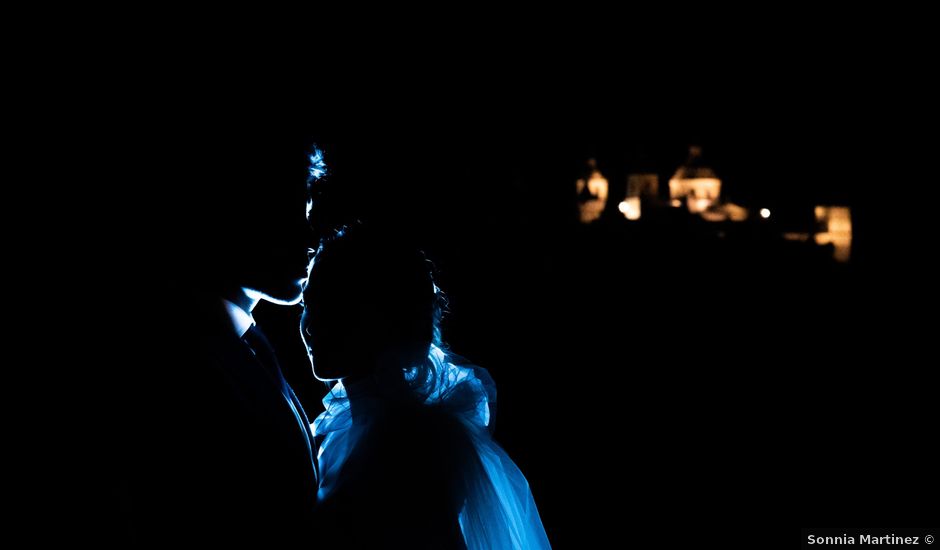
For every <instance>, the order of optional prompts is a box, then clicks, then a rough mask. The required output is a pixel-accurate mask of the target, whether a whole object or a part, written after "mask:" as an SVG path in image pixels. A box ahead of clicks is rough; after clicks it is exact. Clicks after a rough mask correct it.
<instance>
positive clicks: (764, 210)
mask: <svg viewBox="0 0 940 550" xmlns="http://www.w3.org/2000/svg"><path fill="white" fill-rule="evenodd" d="M760 217H762V218H764V219H765V220H766V219H767V218H769V217H770V209H769V208H761V209H760Z"/></svg>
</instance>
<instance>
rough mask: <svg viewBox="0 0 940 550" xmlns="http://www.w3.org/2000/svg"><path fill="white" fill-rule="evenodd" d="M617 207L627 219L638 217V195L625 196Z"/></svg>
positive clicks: (636, 218)
mask: <svg viewBox="0 0 940 550" xmlns="http://www.w3.org/2000/svg"><path fill="white" fill-rule="evenodd" d="M618 208H619V209H620V211H621V212H622V213H623V215H624V217H625V218H627V219H628V220H638V219H640V197H627V198H626V199H625V200H624V201H623V202H621V203H620V205H619V206H618Z"/></svg>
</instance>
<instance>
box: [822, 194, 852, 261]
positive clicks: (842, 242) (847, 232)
mask: <svg viewBox="0 0 940 550" xmlns="http://www.w3.org/2000/svg"><path fill="white" fill-rule="evenodd" d="M816 225H817V227H818V230H817V232H816V235H815V237H816V243H817V244H820V245H826V244H832V245H833V246H834V247H835V249H834V250H833V257H834V258H835V260H836V261H837V262H847V261H849V256H850V254H851V252H852V214H851V211H850V210H849V207H847V206H817V207H816Z"/></svg>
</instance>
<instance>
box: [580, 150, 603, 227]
mask: <svg viewBox="0 0 940 550" xmlns="http://www.w3.org/2000/svg"><path fill="white" fill-rule="evenodd" d="M589 164H590V166H592V167H595V166H596V165H595V163H594V162H593V160H592V161H591V162H590V163H589ZM576 183H577V191H578V195H579V196H581V197H582V199H581V204H580V214H581V222H582V223H591V222H593V221H594V220H596V219H598V218H600V217H601V213H602V212H603V211H604V205H606V204H607V188H608V184H607V178H605V177H604V176H603V175H602V174H601V173H600V171H599V170H597V168H596V167H595V168H593V170H592V171H591V176H590V177H589V178H588V179H587V180H585V179H584V178H581V179H579V180H578V181H577V182H576Z"/></svg>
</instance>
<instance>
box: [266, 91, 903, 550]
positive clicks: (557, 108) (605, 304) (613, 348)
mask: <svg viewBox="0 0 940 550" xmlns="http://www.w3.org/2000/svg"><path fill="white" fill-rule="evenodd" d="M729 87H731V88H734V87H735V86H734V85H732V84H729ZM712 91H714V90H712ZM587 95H590V94H587ZM531 97H532V96H529V95H525V94H522V96H521V97H517V96H516V94H514V93H513V92H509V93H508V94H503V93H491V94H486V93H483V92H481V93H480V94H479V95H474V94H473V93H472V92H471V93H470V95H469V96H461V97H460V99H454V100H453V102H452V101H451V100H449V99H448V97H447V96H446V95H445V96H442V95H440V94H438V93H432V94H429V95H428V96H424V95H417V96H416V97H409V98H407V99H406V100H403V101H396V102H393V105H391V106H384V105H383V107H382V108H380V109H378V111H379V112H381V114H378V115H375V116H367V117H365V119H366V120H365V122H363V121H362V118H363V112H362V111H361V110H358V109H357V108H356V107H353V108H352V109H351V110H350V111H347V112H350V113H351V114H348V115H344V112H343V111H342V110H339V112H336V111H333V112H331V116H330V117H329V120H330V124H331V125H332V127H333V128H334V129H336V132H335V134H334V135H332V136H330V135H327V138H326V139H320V140H319V141H320V142H321V145H322V146H323V147H324V148H325V149H326V159H327V163H328V164H329V162H330V157H331V152H332V153H334V154H335V155H336V156H337V157H339V158H340V160H341V161H345V162H346V163H347V164H346V166H349V164H351V163H353V162H355V161H354V160H353V159H358V161H359V162H362V163H371V164H372V165H371V166H370V168H369V169H367V170H361V171H360V172H359V174H360V175H361V174H362V173H363V172H365V173H367V177H365V178H363V179H358V180H357V181H351V180H352V179H353V178H350V179H347V180H346V181H343V183H342V185H346V186H348V187H349V188H350V189H355V191H351V192H350V193H349V194H350V195H351V196H352V198H348V197H347V200H348V201H349V202H348V203H346V204H352V205H354V206H350V208H351V209H352V210H355V211H359V210H358V209H361V210H362V211H369V212H372V215H376V212H379V213H380V215H379V217H381V218H382V219H383V220H384V223H388V224H390V226H392V227H396V226H397V227H402V228H404V229H402V230H403V231H407V232H408V233H409V235H410V236H412V237H414V238H416V239H417V241H418V242H419V243H420V244H421V246H423V247H424V248H425V250H426V251H427V254H428V255H429V257H430V258H431V259H432V260H433V261H434V262H435V264H436V266H437V269H438V273H437V276H438V284H439V285H440V286H441V287H442V288H443V289H444V291H445V292H446V293H447V295H448V296H449V299H450V308H449V309H450V313H449V314H448V315H447V317H446V318H445V323H444V336H445V340H446V341H447V342H448V343H449V344H450V345H451V347H452V349H453V350H454V351H456V352H457V353H460V354H463V355H465V356H467V357H468V358H470V359H472V360H473V361H474V362H476V363H478V364H480V365H482V366H484V367H486V368H488V369H489V370H490V372H491V374H492V375H493V377H494V378H495V380H496V382H497V384H498V386H499V390H500V394H499V415H498V422H497V426H498V427H497V432H496V437H497V439H498V441H499V442H500V443H501V444H502V445H503V446H504V447H505V448H506V449H507V451H508V452H509V453H510V455H511V456H512V457H513V458H514V460H516V461H517V463H518V465H519V466H520V468H521V469H522V471H523V472H524V473H525V474H526V476H527V477H528V479H529V481H530V483H531V485H532V490H533V492H534V494H535V497H536V502H537V503H538V504H539V506H540V513H541V515H542V519H543V521H544V523H545V526H546V529H547V530H548V533H549V537H550V539H551V540H552V541H553V543H554V544H556V545H557V546H558V547H573V546H578V547H581V546H587V547H593V546H595V545H602V544H604V543H605V542H606V541H609V540H612V539H613V540H617V537H622V536H624V526H623V524H622V521H623V518H624V517H625V516H627V517H629V518H631V519H630V521H632V522H634V523H657V522H661V521H664V520H666V518H676V517H692V518H697V519H701V518H703V517H709V516H711V515H712V514H717V515H719V516H720V515H721V514H722V512H721V511H720V509H717V508H716V507H719V505H718V504H717V502H719V501H725V499H732V500H734V501H735V506H742V505H743V506H745V507H748V506H751V505H753V506H756V507H764V508H762V509H764V510H768V511H770V510H776V509H778V508H781V507H786V506H792V505H793V504H792V503H802V504H800V506H802V507H803V509H804V510H807V509H813V508H814V507H816V506H819V507H820V509H831V507H832V506H833V505H834V503H835V502H839V503H842V505H843V506H844V505H847V504H848V503H850V502H851V503H854V504H857V502H858V501H854V500H852V498H854V497H855V496H857V495H858V494H860V493H856V491H859V492H864V491H863V489H864V488H863V487H862V486H860V485H857V479H858V478H857V476H858V475H861V474H860V472H861V471H865V470H867V468H868V467H869V466H862V464H868V460H869V459H862V462H856V460H857V454H856V453H857V448H855V447H854V443H853V444H851V445H850V446H848V447H843V446H842V445H843V442H845V441H846V438H848V440H850V441H855V440H857V439H861V440H865V439H866V438H868V437H871V436H873V434H875V433H879V428H877V427H873V424H872V423H877V422H880V420H879V418H880V415H881V414H882V412H880V411H879V410H878V408H877V406H876V407H875V408H872V404H871V402H870V401H869V400H868V399H867V397H866V395H865V392H866V391H868V390H867V389H862V388H867V384H868V382H863V381H860V380H859V378H857V377H856V375H855V374H851V372H852V371H853V370H855V369H856V368H858V367H859V366H860V365H861V364H862V363H863V362H864V360H863V355H864V354H865V353H866V350H867V349H868V348H867V344H866V342H865V340H866V338H867V337H868V334H869V332H870V331H871V330H872V325H871V324H870V317H869V313H870V311H869V305H870V302H868V301H867V298H866V296H867V297H871V293H869V292H867V291H866V290H865V289H864V287H863V284H862V281H863V279H864V278H865V267H866V264H865V262H866V247H867V245H868V239H869V238H870V236H871V235H872V233H873V232H874V231H875V229H874V228H873V227H874V220H873V219H872V216H871V213H870V212H869V210H867V208H866V204H865V202H864V201H862V200H859V197H858V195H857V192H858V189H857V184H858V182H859V181H863V180H864V179H865V177H866V175H865V171H864V169H863V168H859V165H860V164H864V160H863V158H862V157H863V154H864V153H863V152H862V150H861V149H858V148H857V147H858V145H859V144H858V141H857V140H855V139H853V136H851V135H850V134H851V132H850V131H849V129H848V128H847V127H845V126H843V121H842V120H838V119H837V118H835V116H834V117H833V118H827V117H822V118H820V117H819V116H818V114H810V113H809V112H807V111H805V110H804V108H805V106H803V105H799V104H798V100H794V101H790V102H784V101H781V100H780V99H777V98H772V97H770V94H768V95H762V94H760V93H758V94H757V95H749V101H748V102H745V103H743V104H742V103H739V98H738V96H737V95H736V94H734V93H731V92H725V91H720V92H715V93H710V92H709V91H708V90H706V91H705V92H704V93H702V94H696V93H692V92H691V91H690V92H689V93H681V94H674V95H671V94H665V95H661V94H659V93H658V92H655V91H652V90H651V91H649V92H647V93H630V92H624V93H623V95H622V96H620V97H619V98H618V99H617V101H611V100H610V98H604V100H605V101H603V102H600V103H597V102H594V101H592V100H591V98H590V97H584V98H581V96H568V97H562V98H557V97H554V96H551V97H546V98H542V99H543V102H542V103H539V104H537V105H529V104H527V102H526V101H525V100H526V99H531ZM595 99H596V98H595ZM791 99H792V98H791ZM818 100H819V98H815V99H814V101H818ZM386 107H387V110H386ZM324 108H325V109H327V107H324ZM373 109H375V106H373V107H371V108H370V109H369V110H368V112H370V113H371V112H374V111H373ZM345 116H348V117H349V118H348V119H345V118H344V117H345ZM346 123H349V124H350V125H353V126H354V127H355V128H356V131H355V132H352V135H351V134H350V132H349V131H348V128H346V127H345V124H346ZM359 132H362V133H359ZM327 134H329V132H327ZM320 135H323V134H320ZM692 144H697V145H701V146H702V147H703V150H704V154H705V158H706V160H707V161H708V162H709V164H711V165H712V166H713V167H714V168H715V170H716V171H717V173H718V174H719V176H720V177H721V178H722V179H723V181H724V186H725V187H723V196H724V197H727V198H729V199H730V200H732V201H735V202H738V203H740V204H744V205H746V206H749V207H751V208H755V209H756V208H760V207H769V208H771V210H772V211H773V212H774V213H775V214H774V216H775V217H774V218H772V220H769V221H768V223H764V224H761V223H758V222H756V221H753V220H752V222H750V223H747V224H744V225H743V227H742V228H739V229H738V230H737V232H734V230H732V233H731V235H730V236H729V237H728V238H726V239H718V238H715V237H714V235H713V231H710V230H709V228H708V227H706V226H707V225H708V224H704V223H702V222H700V221H697V220H695V219H686V218H683V217H679V218H676V219H670V220H659V221H658V222H655V221H654V222H649V221H645V222H644V220H641V222H640V223H639V224H632V225H631V224H626V223H625V222H624V220H623V219H622V217H621V216H620V214H619V213H617V212H609V213H608V214H609V215H608V216H607V217H605V219H602V220H600V221H599V222H597V223H595V224H594V225H592V226H581V225H579V224H578V223H577V210H576V196H575V191H574V181H575V179H576V178H577V177H579V176H581V175H582V172H583V170H584V168H585V163H586V160H587V158H589V157H595V158H597V160H598V164H599V167H600V169H601V171H602V172H603V173H604V174H605V175H606V176H607V178H608V179H609V180H610V182H611V192H610V193H611V195H612V196H614V197H616V196H617V194H618V193H619V194H620V195H621V196H622V194H623V193H624V191H625V181H626V174H627V173H629V172H632V171H652V172H656V173H658V174H659V177H660V185H661V186H666V185H667V182H668V179H669V177H670V176H671V175H672V173H673V172H674V171H675V169H676V168H677V167H678V165H679V164H680V163H681V162H683V161H684V160H685V157H686V155H687V151H688V146H689V145H692ZM350 149H352V152H350ZM364 151H368V154H364V153H363V152H364ZM343 168H344V166H343V164H342V163H341V162H339V161H338V164H337V165H336V167H335V172H334V176H335V182H339V181H341V180H342V178H343V172H342V169H343ZM357 169H358V168H357ZM611 202H612V203H613V204H616V200H612V201H611ZM816 204H841V205H847V206H850V207H852V209H853V231H854V238H855V240H854V243H853V244H854V250H853V260H852V263H850V264H848V265H841V264H836V263H834V262H832V261H831V260H830V259H829V257H828V255H827V251H826V250H822V249H820V248H819V247H816V246H815V245H812V244H795V243H786V242H783V241H781V240H780V239H779V236H778V235H779V233H780V232H781V231H783V230H786V229H787V228H799V227H805V216H806V215H809V216H811V212H812V206H813V205H816ZM801 223H803V224H804V225H800V224H801ZM257 314H258V319H259V322H260V323H261V324H262V325H264V326H266V327H268V328H267V330H268V332H269V333H273V334H272V339H274V340H275V344H276V345H277V346H278V348H279V350H280V351H281V354H282V355H283V356H284V362H285V363H287V364H288V365H289V366H288V368H287V370H288V371H289V373H288V376H289V377H290V378H291V380H292V384H293V385H294V386H295V388H297V389H298V391H299V393H300V394H301V395H302V397H303V399H304V401H305V403H306V406H307V409H308V412H309V413H310V414H311V415H313V414H316V413H317V412H318V411H319V410H320V406H319V403H318V399H319V398H320V397H321V396H322V394H323V393H324V388H323V387H322V385H319V384H317V383H316V382H315V381H313V380H311V379H310V377H309V367H308V364H307V362H306V358H305V356H304V354H303V350H302V346H301V345H300V342H299V340H298V339H297V337H296V334H297V332H296V323H297V317H298V315H299V308H292V309H289V310H285V309H283V308H275V307H271V306H268V305H262V306H259V309H258V312H257ZM275 327H278V328H277V329H275ZM884 382H885V383H890V382H888V381H884ZM910 406H911V407H912V408H913V410H912V411H911V414H914V415H915V416H916V414H917V413H915V412H914V411H915V410H917V409H916V408H917V407H918V406H920V405H919V404H917V403H911V404H910ZM874 426H878V424H874ZM882 429H885V428H882ZM876 456H878V455H877V453H875V454H872V455H871V456H870V460H877V459H876V458H875V457H876ZM882 464H884V463H882ZM890 464H894V462H890ZM864 475H871V474H864ZM818 488H822V489H821V490H823V491H825V492H827V494H829V495H830V497H831V499H829V500H825V499H823V500H816V499H814V498H810V499H809V500H807V497H806V494H805V493H804V491H809V492H813V491H815V490H819V489H818ZM848 495H853V496H852V497H851V498H850V497H849V496H848ZM784 503H789V504H784ZM883 503H884V502H883V501H881V502H879V501H877V500H875V501H872V505H873V506H878V505H881V504H883ZM754 512H755V510H753V509H752V510H748V511H747V512H744V515H750V514H752V513H754ZM737 513H738V514H741V513H740V512H737ZM739 517H741V516H740V515H739Z"/></svg>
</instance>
